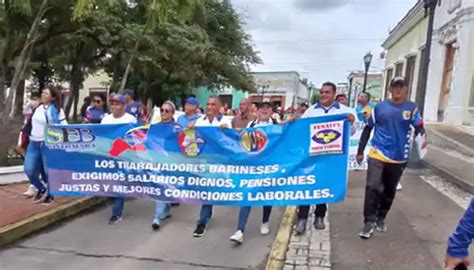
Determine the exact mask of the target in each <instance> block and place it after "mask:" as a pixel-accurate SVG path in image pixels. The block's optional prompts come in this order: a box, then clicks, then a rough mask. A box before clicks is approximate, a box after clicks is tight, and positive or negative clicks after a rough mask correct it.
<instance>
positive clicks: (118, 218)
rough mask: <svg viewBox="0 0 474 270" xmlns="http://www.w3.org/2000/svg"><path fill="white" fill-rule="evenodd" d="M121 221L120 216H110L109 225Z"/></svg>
mask: <svg viewBox="0 0 474 270" xmlns="http://www.w3.org/2000/svg"><path fill="white" fill-rule="evenodd" d="M120 221H122V216H111V217H110V219H109V225H113V224H117V223H119V222H120Z"/></svg>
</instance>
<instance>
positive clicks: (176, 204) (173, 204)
mask: <svg viewBox="0 0 474 270" xmlns="http://www.w3.org/2000/svg"><path fill="white" fill-rule="evenodd" d="M176 206H179V202H174V203H171V207H176Z"/></svg>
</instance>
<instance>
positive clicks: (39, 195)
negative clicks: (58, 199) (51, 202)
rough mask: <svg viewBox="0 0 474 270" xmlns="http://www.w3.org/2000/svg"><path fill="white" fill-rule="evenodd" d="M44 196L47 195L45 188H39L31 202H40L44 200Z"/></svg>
mask: <svg viewBox="0 0 474 270" xmlns="http://www.w3.org/2000/svg"><path fill="white" fill-rule="evenodd" d="M46 196H48V192H47V190H46V189H44V190H40V191H38V192H36V195H35V196H34V197H33V202H34V203H40V202H42V201H44V199H45V198H46Z"/></svg>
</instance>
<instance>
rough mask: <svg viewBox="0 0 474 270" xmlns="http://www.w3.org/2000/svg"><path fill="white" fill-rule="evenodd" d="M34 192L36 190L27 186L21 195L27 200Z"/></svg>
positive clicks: (31, 186)
mask: <svg viewBox="0 0 474 270" xmlns="http://www.w3.org/2000/svg"><path fill="white" fill-rule="evenodd" d="M36 192H37V190H36V188H35V186H33V185H29V186H28V189H27V190H26V191H25V192H24V193H23V195H25V196H26V197H27V198H31V197H33V196H35V195H36Z"/></svg>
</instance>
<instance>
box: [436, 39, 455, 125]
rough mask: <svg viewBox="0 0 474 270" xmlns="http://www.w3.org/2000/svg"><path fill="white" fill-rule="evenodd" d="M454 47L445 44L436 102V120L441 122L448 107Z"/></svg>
mask: <svg viewBox="0 0 474 270" xmlns="http://www.w3.org/2000/svg"><path fill="white" fill-rule="evenodd" d="M455 52H456V49H455V48H454V47H453V43H451V44H448V45H446V57H445V59H444V71H443V80H442V82H441V91H440V93H439V102H438V122H443V120H444V113H445V111H446V108H447V107H448V102H449V94H450V93H451V84H452V79H453V68H454V54H455Z"/></svg>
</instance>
